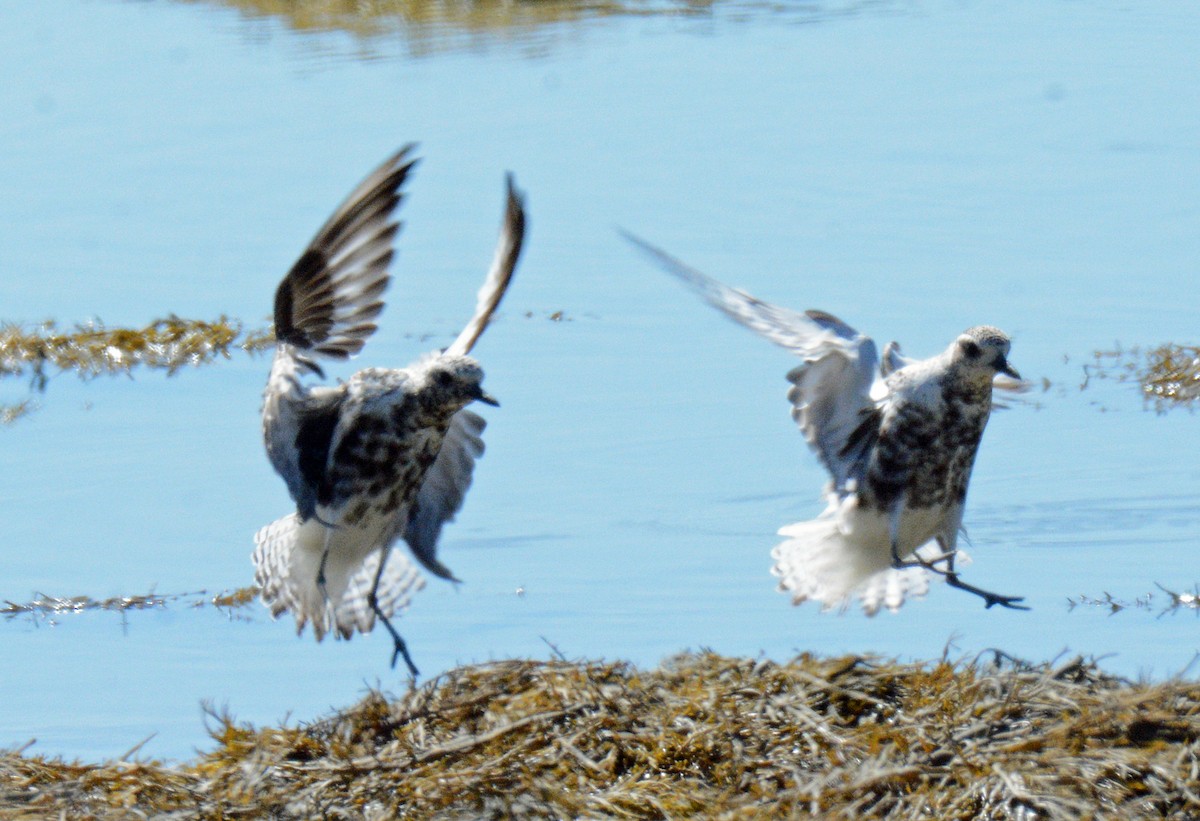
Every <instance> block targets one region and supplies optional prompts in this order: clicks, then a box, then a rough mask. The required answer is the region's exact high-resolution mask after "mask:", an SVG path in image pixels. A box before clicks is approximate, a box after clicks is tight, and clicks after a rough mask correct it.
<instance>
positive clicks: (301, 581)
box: [254, 513, 425, 641]
mask: <svg viewBox="0 0 1200 821" xmlns="http://www.w3.org/2000/svg"><path fill="white" fill-rule="evenodd" d="M327 538H328V539H329V542H330V544H329V545H328V547H329V555H328V558H327V559H326V561H325V590H324V591H322V590H321V588H320V586H318V585H317V573H318V571H319V570H320V566H321V555H322V554H323V553H324V552H325V550H326V539H327ZM254 542H255V549H254V568H255V570H254V578H255V581H257V582H258V584H259V586H260V587H261V588H262V598H263V603H264V604H266V605H267V607H269V608H270V609H271V615H272V616H278V615H279V614H281V613H283V612H284V611H285V610H286V611H290V612H291V613H292V615H293V616H294V617H295V619H296V632H297V633H298V634H299V633H301V632H303V630H304V626H305V625H306V624H309V623H311V624H312V628H313V635H314V636H316V639H317V641H321V640H322V639H323V638H325V634H326V633H333V634H334V635H335V636H336V637H339V638H346V639H348V638H350V637H351V636H352V635H354V632H355V631H358V632H361V633H369V632H370V631H371V630H372V629H373V628H374V626H375V612H374V611H373V610H372V609H371V606H370V603H369V601H368V596H369V594H370V592H371V585H372V584H373V583H374V581H375V572H376V570H377V569H378V567H379V560H380V557H381V555H382V553H381V551H380V550H378V549H369V550H368V551H367V552H366V553H365V555H364V551H363V550H362V548H361V547H359V546H358V544H355V543H354V542H353V541H352V539H349V538H348V539H345V540H343V538H342V537H341V536H340V534H339V532H338V530H337V529H336V528H335V529H332V530H331V529H330V528H328V527H326V526H325V525H323V524H321V523H320V522H319V521H317V520H316V519H315V518H314V519H309V520H307V521H306V522H303V523H301V522H300V520H299V517H298V516H297V515H296V514H295V513H289V514H288V515H287V516H284V517H283V518H281V519H277V520H276V521H274V522H272V523H271V524H269V525H267V526H266V527H264V528H262V529H261V530H259V531H258V533H256V534H255V536H254ZM424 585H425V579H424V578H423V577H422V576H421V574H420V573H419V572H418V571H417V569H416V568H415V567H414V566H413V565H412V563H411V562H409V561H408V559H407V558H406V557H405V556H403V555H402V554H398V553H396V552H395V551H392V553H391V555H390V556H389V557H388V561H387V565H386V566H385V567H384V573H383V577H382V578H381V579H380V580H379V590H378V595H377V599H378V601H377V603H378V605H379V610H380V612H382V613H383V614H384V615H385V616H386V617H388V618H391V617H392V616H393V615H394V614H395V613H398V612H401V611H403V610H404V609H405V608H406V607H407V606H408V604H409V601H410V600H411V599H412V596H413V594H414V593H416V592H417V591H418V590H420V589H421V588H422V587H424Z"/></svg>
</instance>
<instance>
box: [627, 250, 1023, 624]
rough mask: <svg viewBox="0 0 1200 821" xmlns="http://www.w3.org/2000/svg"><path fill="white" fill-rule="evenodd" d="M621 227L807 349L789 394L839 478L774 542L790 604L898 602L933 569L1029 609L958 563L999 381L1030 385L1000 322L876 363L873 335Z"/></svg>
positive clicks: (664, 262)
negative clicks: (746, 287)
mask: <svg viewBox="0 0 1200 821" xmlns="http://www.w3.org/2000/svg"><path fill="white" fill-rule="evenodd" d="M625 236H626V238H627V239H628V240H629V241H630V242H631V243H633V244H634V245H635V246H636V247H637V248H638V249H639V250H641V251H642V252H644V253H645V254H647V255H648V256H649V257H650V258H651V259H653V260H654V261H655V262H656V263H657V264H659V265H660V266H662V267H663V268H664V269H666V270H667V271H668V272H669V273H671V274H673V275H674V276H676V277H678V278H680V279H681V280H683V281H684V282H685V283H687V284H688V285H689V286H691V287H692V288H693V289H694V290H695V291H697V292H698V293H699V294H700V295H701V296H702V297H703V298H704V299H705V300H706V301H708V302H709V304H711V305H713V306H714V307H716V308H717V309H718V310H720V311H721V312H722V313H724V314H726V315H727V316H729V317H730V318H732V319H733V320H735V321H737V322H738V323H740V324H742V325H745V326H746V327H748V328H750V329H751V330H753V331H755V332H756V333H758V334H760V335H762V336H764V337H766V338H767V339H769V340H771V341H772V342H775V343H776V344H778V345H781V346H782V347H784V348H787V349H788V350H790V351H792V352H793V353H795V354H796V355H798V356H799V357H801V358H802V359H803V364H801V365H800V366H798V367H796V368H794V369H793V370H792V371H791V372H790V373H789V374H788V380H789V381H790V382H791V383H792V388H791V390H790V391H789V392H788V399H789V400H790V401H791V403H792V416H793V418H794V419H795V420H796V422H797V424H798V425H799V426H800V429H801V431H802V432H803V433H804V436H805V438H806V439H807V440H808V443H809V444H810V446H811V447H812V448H813V450H814V451H815V452H816V454H817V456H818V458H820V460H821V462H822V464H824V466H825V467H826V468H827V469H828V471H829V473H830V476H831V481H830V483H829V484H828V486H827V487H826V493H825V496H826V500H827V502H828V507H827V508H826V510H825V511H824V512H823V513H822V514H821V516H819V517H818V518H817V519H814V520H812V521H808V522H800V523H798V524H794V525H789V526H787V527H785V528H783V529H781V530H780V531H779V532H780V535H783V536H786V537H787V540H786V541H784V542H783V543H782V544H780V545H778V546H777V547H776V548H775V550H774V551H773V553H772V556H773V558H774V559H775V566H774V568H773V570H772V572H773V573H774V574H775V575H776V576H777V577H778V578H779V580H780V588H781V589H782V590H785V591H787V592H789V593H790V594H791V595H792V598H793V601H794V602H795V603H797V604H799V603H801V602H804V601H807V600H810V599H811V600H814V601H818V602H820V603H821V604H822V605H823V607H824V608H826V609H828V608H835V607H836V608H842V607H845V606H846V604H847V603H848V602H849V601H850V600H851V599H858V600H859V601H860V602H861V604H862V607H863V609H864V610H866V611H867V612H868V613H872V614H873V613H875V612H876V611H877V610H878V609H879V608H880V607H881V606H885V607H888V608H889V609H892V610H896V609H897V608H899V607H900V606H901V605H902V604H903V603H904V601H905V599H906V598H909V597H913V596H919V595H923V594H924V593H925V592H926V591H927V590H928V585H929V577H930V575H931V574H932V575H934V576H940V577H942V578H945V579H946V580H947V581H948V582H949V584H951V585H952V586H954V587H958V588H961V589H964V590H967V591H969V592H972V593H975V594H977V595H979V596H981V597H983V598H984V600H985V603H986V605H987V606H988V607H991V606H992V605H994V604H1000V605H1003V606H1006V607H1016V608H1020V605H1018V604H1016V602H1018V601H1020V599H1019V598H1016V597H1009V596H999V595H996V594H993V593H989V592H987V591H985V590H981V589H979V588H976V587H973V586H971V585H969V584H966V583H965V582H963V581H962V580H961V579H960V578H959V576H958V573H957V571H956V570H955V564H954V563H955V559H956V558H958V557H960V551H958V549H957V540H958V534H959V531H960V530H961V528H962V517H963V506H964V504H965V501H966V496H967V485H968V483H969V482H970V478H971V469H972V468H973V466H974V463H975V455H976V453H977V451H978V449H979V443H980V439H981V437H982V436H983V430H984V427H985V426H986V425H987V421H988V417H989V415H990V413H991V410H992V389H993V387H994V386H995V387H1000V388H1002V389H1006V390H1014V391H1020V390H1024V389H1025V388H1026V385H1025V383H1023V382H1021V380H1020V377H1019V376H1018V375H1017V372H1016V371H1015V370H1014V369H1012V368H1011V367H1010V366H1009V365H1008V360H1007V356H1008V351H1009V339H1008V337H1007V336H1006V335H1005V334H1004V333H1003V332H1002V331H1000V330H998V329H996V328H992V327H989V326H984V325H981V326H977V327H974V328H970V329H968V330H967V331H965V332H963V333H962V334H961V335H960V336H959V337H958V338H957V339H955V340H954V342H952V343H951V344H950V346H949V347H948V348H947V349H946V350H945V351H943V352H942V353H941V354H939V355H937V356H934V357H931V358H929V359H925V360H920V361H914V360H909V359H906V358H905V357H903V356H902V355H901V353H900V349H899V346H898V345H897V344H896V343H894V342H893V343H891V344H889V345H888V346H887V347H886V348H885V349H884V354H883V358H882V360H881V359H880V357H879V355H878V354H877V352H876V348H875V343H874V342H873V341H872V340H871V339H870V338H869V337H867V336H864V335H863V334H861V333H859V332H858V331H856V330H855V329H854V328H851V327H850V326H849V325H847V324H846V323H844V322H842V321H841V320H840V319H838V318H837V317H834V316H832V315H830V314H827V313H824V312H822V311H807V312H805V313H799V312H796V311H791V310H788V309H786V308H780V307H777V306H774V305H771V304H769V303H766V302H762V301H761V300H758V299H755V298H754V297H752V296H751V295H749V294H747V293H746V292H744V291H740V290H737V289H734V288H730V287H728V286H726V285H723V284H721V283H720V282H717V281H716V280H714V279H712V278H710V277H708V276H706V275H704V274H702V273H700V272H699V271H696V270H694V269H692V268H689V267H688V266H686V265H684V264H683V263H681V262H679V261H678V260H676V259H674V258H673V257H671V256H669V255H668V254H666V253H664V252H663V251H661V250H659V249H657V248H655V247H653V246H651V245H649V244H647V243H646V242H644V241H642V240H640V239H638V238H637V237H634V236H632V235H630V234H626V235H625ZM934 543H936V546H935V544H934Z"/></svg>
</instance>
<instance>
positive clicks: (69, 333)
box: [0, 314, 275, 425]
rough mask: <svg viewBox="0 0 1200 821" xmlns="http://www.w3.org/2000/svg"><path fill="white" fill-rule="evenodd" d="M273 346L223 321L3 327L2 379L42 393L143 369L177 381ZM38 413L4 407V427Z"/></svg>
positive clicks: (0, 414)
mask: <svg viewBox="0 0 1200 821" xmlns="http://www.w3.org/2000/svg"><path fill="white" fill-rule="evenodd" d="M274 343H275V335H274V331H273V330H272V329H271V328H256V329H253V330H249V331H247V330H246V329H245V328H243V326H242V323H241V322H238V321H237V320H235V319H229V318H228V317H225V316H222V317H220V318H218V319H216V320H214V321H212V322H205V321H203V320H198V319H181V318H180V317H177V316H175V315H173V314H172V315H170V316H168V317H166V318H165V319H156V320H155V321H153V322H151V323H150V324H149V325H147V326H146V327H144V328H106V327H105V326H104V324H103V323H101V322H90V323H86V324H82V325H76V326H75V327H74V328H72V329H70V330H60V329H59V328H58V327H57V325H56V324H55V323H54V322H43V323H41V324H40V325H36V326H34V327H32V328H27V327H25V326H22V325H15V324H5V325H3V326H0V378H5V377H27V378H28V379H29V384H30V386H31V388H32V389H33V390H38V391H42V390H45V388H46V385H47V383H48V382H49V380H50V377H51V376H52V375H53V372H57V373H74V374H75V375H76V376H78V377H79V378H80V379H93V378H95V377H97V376H102V375H114V374H127V375H128V374H131V373H132V372H133V370H134V369H135V368H139V367H141V368H152V369H157V370H165V371H166V372H167V374H168V375H174V374H175V373H176V372H178V371H179V370H180V369H181V368H185V367H199V366H200V365H207V364H209V363H211V362H213V361H215V360H218V359H229V358H230V357H231V355H232V353H233V352H234V351H243V352H246V353H258V352H260V351H263V350H265V349H267V348H269V347H271V346H272V345H273V344H274ZM51 369H53V372H51ZM36 408H37V405H36V404H35V403H34V402H33V401H32V400H31V399H25V400H23V401H21V402H16V403H13V404H6V405H0V424H5V425H9V424H12V423H13V422H15V421H16V420H17V419H20V418H22V417H24V416H26V415H28V414H29V413H31V412H32V411H33V410H35V409H36Z"/></svg>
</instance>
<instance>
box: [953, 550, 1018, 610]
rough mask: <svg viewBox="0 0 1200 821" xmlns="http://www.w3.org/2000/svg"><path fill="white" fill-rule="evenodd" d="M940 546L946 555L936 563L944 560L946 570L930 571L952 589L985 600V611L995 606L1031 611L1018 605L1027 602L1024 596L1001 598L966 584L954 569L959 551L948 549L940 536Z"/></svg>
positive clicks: (996, 594)
mask: <svg viewBox="0 0 1200 821" xmlns="http://www.w3.org/2000/svg"><path fill="white" fill-rule="evenodd" d="M938 546H939V547H941V548H942V550H943V551H945V553H944V555H942V556H940V557H938V558H937V559H934V561H941V560H942V559H945V560H946V569H945V570H942V569H940V568H937V567H932V566H931V567H929V569H930V570H932V571H933V572H934V573H940V574H941V575H943V576H945V577H946V584H948V585H950V586H951V587H957V588H958V589H959V590H965V591H967V592H968V593H974V594H975V595H976V596H979V597H980V598H982V599H983V606H984V609H987V608H990V607H991V606H992V605H994V604H998V605H1000V606H1001V607H1007V608H1009V609H1011V610H1028V609H1029V608H1028V607H1027V606H1025V605H1023V604H1017V602H1020V601H1025V597H1024V596H1001V595H1000V594H999V593H992V592H990V591H988V590H983V589H982V588H979V587H976V586H975V585H973V584H967V583H966V582H964V581H963V580H962V579H960V578H959V577H958V573H957V572H956V571H955V569H954V557H955V554H957V553H958V551H957V550H955V549H953V548H947V546H946V542H945V541H944V540H943V539H942V537H940V536H939V537H938Z"/></svg>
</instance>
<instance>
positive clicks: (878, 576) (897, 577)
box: [771, 512, 929, 616]
mask: <svg viewBox="0 0 1200 821" xmlns="http://www.w3.org/2000/svg"><path fill="white" fill-rule="evenodd" d="M779 535H780V536H787V537H788V538H787V540H786V541H784V542H782V543H780V544H779V545H777V546H776V547H775V549H774V550H773V551H771V557H772V558H773V559H774V560H775V566H774V567H773V568H772V569H771V573H772V574H773V575H774V576H776V577H778V579H779V589H780V590H781V591H786V592H788V593H790V594H791V596H792V603H793V604H801V603H802V602H805V601H809V600H810V599H811V600H812V601H816V602H820V604H821V609H822V610H832V609H834V608H837V609H841V610H845V608H846V607H847V606H849V604H850V602H851V601H852V600H853V599H858V600H859V601H860V603H861V605H862V609H863V611H864V612H866V614H867V615H869V616H873V615H875V614H876V613H877V612H878V611H879V608H880V607H881V606H882V607H886V608H887V609H889V610H891V611H893V612H895V611H896V610H898V609H899V608H900V606H901V605H902V604H904V602H905V601H906V600H907V599H910V598H917V597H920V596H924V595H925V593H926V592H928V590H929V573H928V571H926V570H924V569H922V568H919V567H910V568H904V569H902V570H897V569H894V568H892V567H891V557H890V555H889V554H888V552H887V551H886V550H885V551H881V550H879V549H878V548H877V547H875V546H874V545H871V546H865V545H862V544H859V543H858V542H856V541H855V540H854V539H853V537H852V536H851V535H849V534H847V533H845V532H843V530H842V528H841V527H839V524H838V519H837V517H836V515H833V514H831V513H829V512H827V513H825V514H823V515H821V516H820V517H818V518H816V519H813V520H811V521H808V522H798V523H797V524H793V525H788V526H787V527H784V528H782V529H781V530H780V531H779Z"/></svg>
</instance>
